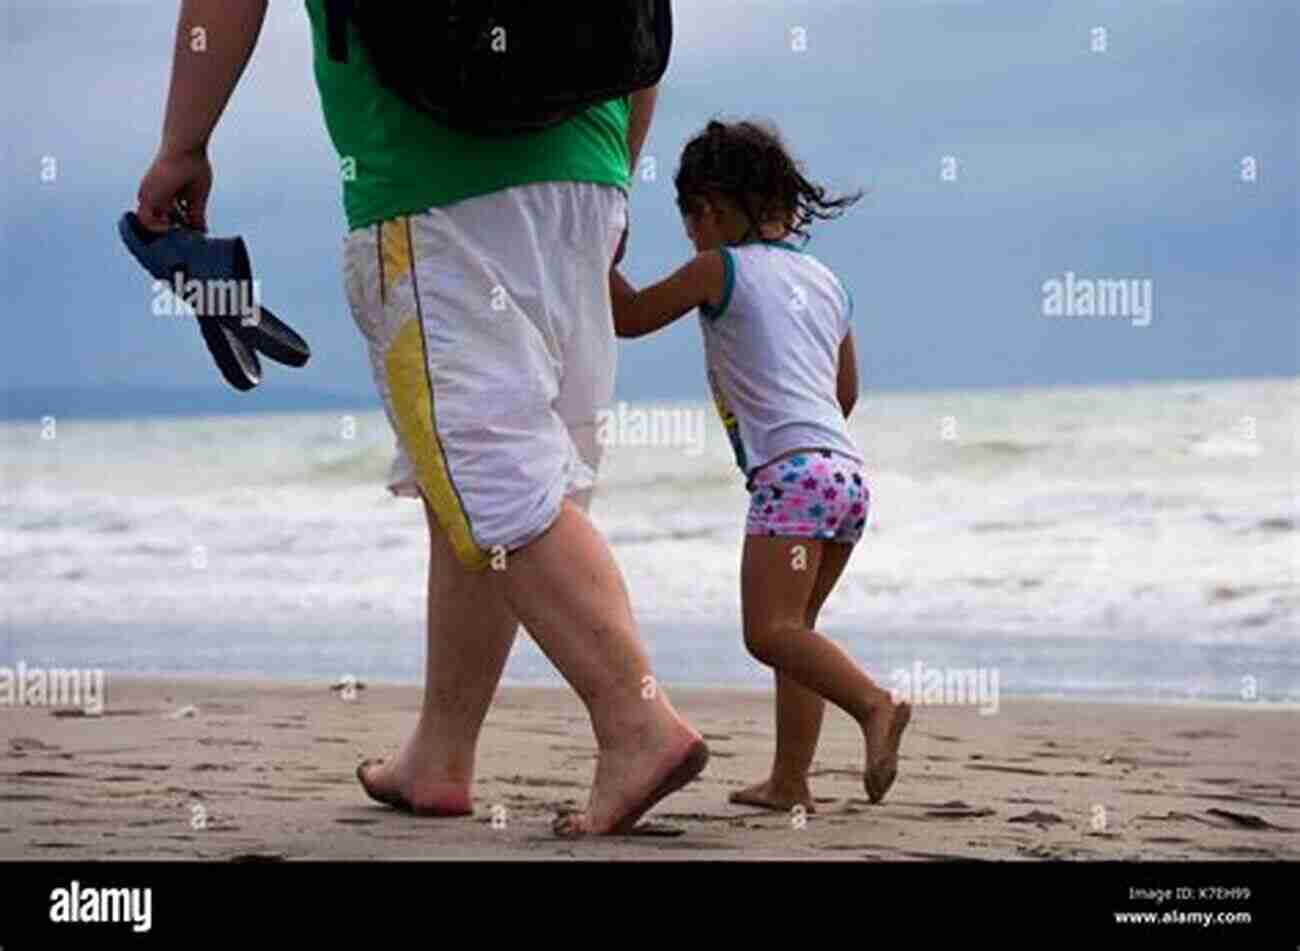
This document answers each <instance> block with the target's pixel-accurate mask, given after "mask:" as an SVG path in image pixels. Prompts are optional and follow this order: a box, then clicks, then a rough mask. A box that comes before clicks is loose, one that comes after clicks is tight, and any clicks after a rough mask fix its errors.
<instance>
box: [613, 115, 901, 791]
mask: <svg viewBox="0 0 1300 951" xmlns="http://www.w3.org/2000/svg"><path fill="white" fill-rule="evenodd" d="M675 184H676V186H677V205H678V208H679V210H680V211H681V214H682V219H683V222H684V224H685V227H686V234H687V236H688V237H689V238H690V240H691V242H692V243H693V244H694V245H695V249H696V251H698V252H699V253H698V254H697V255H696V256H695V257H694V258H692V259H691V260H690V261H688V262H687V263H686V264H685V265H684V266H682V267H681V268H680V269H678V270H677V271H676V272H675V273H674V274H672V275H671V276H670V277H668V278H666V279H665V280H663V281H660V282H659V283H658V284H654V285H652V286H650V287H647V288H645V289H644V290H641V291H636V290H634V289H633V288H632V287H631V286H630V285H629V284H628V283H627V281H626V280H624V279H623V276H622V275H621V274H619V273H618V271H617V270H614V271H611V273H610V287H611V294H612V297H613V303H614V325H615V328H616V330H617V332H618V335H619V336H620V337H639V336H641V335H643V334H648V333H651V332H653V331H655V330H658V329H660V328H661V327H664V326H667V325H668V324H670V323H672V322H673V321H674V320H676V319H677V318H679V317H681V316H682V315H684V314H686V313H688V312H689V311H692V310H695V309H697V308H698V310H699V312H700V327H701V329H702V330H703V333H704V347H705V354H706V357H707V363H708V375H709V382H710V385H711V387H712V389H713V394H714V399H715V401H716V403H717V407H718V412H719V415H720V416H721V417H722V422H723V425H724V426H725V427H726V430H727V433H728V435H729V437H730V439H731V442H732V446H733V448H734V450H735V454H736V462H737V464H738V465H739V466H740V469H741V471H742V472H744V474H745V476H746V479H747V486H746V488H747V489H748V491H749V493H750V501H749V515H748V518H747V521H746V529H745V546H744V554H743V556H742V560H741V599H742V603H743V616H744V631H745V645H746V647H748V648H749V651H750V653H752V654H753V655H754V657H756V658H757V659H758V660H759V661H761V662H762V663H764V664H767V665H768V666H770V667H771V668H772V669H773V671H774V673H775V676H776V727H777V730H776V757H775V760H774V762H773V766H772V774H771V777H770V778H769V779H767V780H766V781H765V782H761V783H758V784H757V785H755V786H752V787H750V788H748V789H744V790H741V791H738V792H736V793H734V794H733V795H732V796H731V801H732V802H739V803H745V804H748V805H755V806H763V807H767V808H773V809H782V810H788V809H790V808H792V807H793V806H795V805H797V804H800V805H802V806H803V807H804V808H805V809H807V810H808V811H810V812H811V811H812V810H813V803H812V794H811V792H810V791H809V788H808V768H809V766H810V765H811V763H812V758H813V753H814V752H815V750H816V746H817V738H818V734H819V733H820V731H821V722H822V710H823V705H824V704H823V698H825V699H826V700H829V701H831V702H832V703H834V704H835V705H836V706H838V707H840V708H841V709H842V710H844V711H845V712H846V713H848V714H849V716H851V717H853V719H854V720H856V721H857V723H858V725H859V726H860V727H861V729H862V736H863V740H864V743H865V746H866V769H865V771H864V773H863V785H864V786H865V788H866V792H867V796H868V798H869V799H870V800H871V801H872V802H879V801H880V800H881V799H882V798H883V797H884V795H885V793H886V792H888V790H889V787H890V786H891V785H892V784H893V782H894V777H895V775H896V774H897V771H898V748H899V741H900V738H901V736H902V733H903V730H904V728H905V727H906V726H907V722H908V720H909V718H910V716H911V709H910V707H909V705H908V704H907V703H895V702H894V700H893V698H892V697H891V696H890V693H889V691H887V690H884V689H882V688H881V687H879V686H877V685H876V683H875V682H874V681H872V679H871V678H870V677H868V676H867V675H866V673H864V672H863V671H862V670H861V669H860V668H859V667H858V666H857V664H855V663H854V662H853V660H852V658H850V657H849V656H848V654H846V653H845V652H844V651H843V650H842V649H840V647H839V646H838V645H836V644H835V643H834V642H833V641H830V640H827V639H826V638H825V637H823V636H822V635H821V634H818V633H817V631H816V630H815V629H814V627H815V625H816V622H817V614H818V612H819V611H820V610H821V606H822V604H823V603H824V602H825V600H826V597H827V595H829V594H830V592H831V589H832V588H833V587H834V586H835V582H836V581H837V580H838V579H839V576H840V573H841V572H843V570H844V566H845V565H846V564H847V563H848V560H849V555H850V554H852V552H853V546H854V544H855V543H856V542H857V541H858V539H859V538H861V537H862V531H863V526H864V525H865V524H866V519H867V505H868V502H869V499H870V492H869V490H868V486H867V484H866V481H865V479H864V477H863V472H862V467H863V460H862V456H861V455H860V454H859V452H858V449H857V447H856V446H855V445H854V442H853V439H852V437H851V436H850V435H849V429H848V425H847V422H846V419H847V417H848V415H849V413H850V412H851V411H852V409H853V404H854V401H855V400H856V398H857V388H858V380H857V368H856V359H855V357H854V351H853V336H852V334H851V333H850V331H849V315H850V312H851V309H852V301H851V299H850V297H849V295H848V292H847V291H846V290H845V289H844V287H843V286H842V285H841V284H840V282H839V280H838V279H837V278H836V277H835V275H834V274H832V273H831V271H830V270H829V269H828V268H827V267H826V266H825V265H823V264H822V263H821V262H820V261H818V260H817V259H816V258H814V257H812V256H811V255H808V254H806V253H804V252H803V251H802V250H800V248H799V247H797V246H795V245H794V244H792V243H790V241H789V240H788V239H789V238H791V237H792V236H796V235H797V236H800V237H803V238H805V239H806V238H807V227H808V225H809V224H810V223H811V222H812V221H813V219H814V218H823V219H824V218H834V217H838V215H839V214H841V213H842V210H843V209H844V208H845V207H846V206H848V205H850V204H852V203H853V202H854V201H856V200H857V199H858V198H859V197H861V195H860V194H855V195H850V196H844V197H840V198H830V197H828V196H827V194H826V191H825V189H823V188H821V187H819V186H817V185H814V184H813V183H811V182H809V181H808V180H807V179H806V178H804V176H803V175H802V174H801V173H800V171H799V168H798V167H797V166H796V164H795V163H794V161H793V160H792V159H791V158H790V156H789V155H788V154H787V152H786V150H785V148H784V146H783V145H782V143H781V140H780V138H779V136H778V135H777V134H776V133H775V132H773V131H769V130H768V129H766V128H763V127H762V126H759V125H756V124H754V123H750V122H739V123H735V124H724V123H721V122H716V121H715V122H710V123H709V124H708V126H707V127H706V128H705V130H704V131H703V132H702V133H701V134H699V135H697V136H696V137H695V138H694V139H692V140H691V141H690V142H689V143H688V144H687V146H686V149H685V150H684V152H683V153H682V161H681V167H680V169H679V170H678V172H677V177H676V179H675Z"/></svg>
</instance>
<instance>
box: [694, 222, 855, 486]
mask: <svg viewBox="0 0 1300 951" xmlns="http://www.w3.org/2000/svg"><path fill="white" fill-rule="evenodd" d="M720 250H721V253H722V258H723V263H724V265H725V268H726V281H725V285H724V289H723V294H722V300H721V302H720V304H719V306H718V308H717V309H716V310H714V309H713V308H711V307H708V306H707V305H706V306H703V307H701V308H700V327H701V329H702V330H703V332H704V352H705V358H706V360H707V363H708V373H709V386H710V387H711V388H712V390H713V398H714V402H715V403H716V404H717V407H718V415H719V416H721V417H722V424H723V426H725V427H726V430H727V435H728V437H729V438H730V439H731V444H732V448H733V449H734V450H735V453H736V463H737V465H739V466H740V468H741V471H742V472H744V473H745V475H746V476H748V475H750V474H751V473H752V472H753V471H754V470H755V469H758V468H760V467H762V466H764V465H766V464H767V463H769V462H771V461H772V460H773V459H775V458H776V457H777V456H780V455H782V454H784V453H787V452H790V451H791V450H793V449H804V448H807V449H830V450H833V451H835V452H839V453H843V454H844V455H846V456H849V457H850V458H853V459H855V460H857V462H858V464H859V465H861V464H862V455H861V454H860V453H859V452H858V448H857V446H856V445H855V444H854V442H853V438H852V437H851V436H850V435H849V428H848V425H847V423H846V422H845V419H844V412H843V410H841V409H840V404H839V400H838V398H837V396H836V381H837V380H838V378H839V352H840V344H841V342H843V340H844V335H845V334H846V333H848V330H849V316H850V314H851V312H852V309H853V303H852V299H851V297H850V296H849V294H848V292H847V291H846V290H845V289H844V286H843V285H842V284H841V283H840V282H839V279H838V278H836V276H835V275H834V274H833V273H832V272H831V270H830V268H828V267H826V265H824V264H822V263H821V262H820V261H818V260H817V259H816V258H814V257H813V256H812V255H810V254H807V253H805V252H803V251H801V250H799V249H798V248H797V247H795V246H794V245H793V244H789V243H788V242H785V241H761V242H756V243H753V244H743V245H734V246H731V247H724V248H722V249H720Z"/></svg>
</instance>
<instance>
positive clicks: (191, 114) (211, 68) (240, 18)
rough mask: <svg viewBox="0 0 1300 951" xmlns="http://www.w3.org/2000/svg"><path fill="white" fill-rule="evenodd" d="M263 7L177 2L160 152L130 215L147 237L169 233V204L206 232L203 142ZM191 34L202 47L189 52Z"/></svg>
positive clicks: (250, 1)
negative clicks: (179, 204)
mask: <svg viewBox="0 0 1300 951" xmlns="http://www.w3.org/2000/svg"><path fill="white" fill-rule="evenodd" d="M267 3H268V0H182V2H181V12H180V21H179V22H178V23H177V26H176V45H175V49H174V51H173V56H172V81H171V90H170V92H169V93H168V95H167V113H166V115H165V116H164V117H163V134H162V146H161V147H160V148H159V150H158V157H157V158H155V159H154V162H153V165H152V166H151V167H150V169H149V171H148V172H146V173H145V176H144V180H143V181H142V182H141V183H140V191H139V193H138V195H137V200H138V202H139V207H138V208H137V209H136V215H137V216H138V217H139V218H140V221H141V223H142V224H143V225H144V226H145V227H146V228H148V229H150V230H151V231H164V230H166V229H167V228H168V227H170V225H171V222H170V220H169V214H170V212H171V211H172V209H173V207H174V206H175V203H176V200H177V199H181V200H183V201H184V202H185V203H186V205H187V209H186V210H187V213H188V214H187V216H188V218H189V222H188V223H189V224H190V226H191V227H194V228H198V229H199V230H201V231H206V230H207V229H208V218H207V205H208V193H209V192H211V191H212V166H211V165H209V164H208V141H209V139H211V137H212V130H213V128H215V127H216V124H217V120H218V119H219V118H220V117H221V113H222V111H223V110H224V109H225V108H226V103H227V102H228V101H229V99H230V94H231V93H232V92H233V91H234V89H235V84H236V83H238V82H239V77H240V75H241V74H242V73H243V72H244V67H245V66H246V65H247V64H248V59H249V57H250V56H252V55H253V47H254V46H256V45H257V37H258V34H259V33H261V30H262V21H263V20H264V19H265V18H266V7H267ZM195 31H200V32H201V33H202V35H204V36H206V37H209V38H210V41H209V43H208V45H205V46H204V47H202V48H199V47H196V46H193V45H192V43H193V40H192V37H193V35H194V33H195Z"/></svg>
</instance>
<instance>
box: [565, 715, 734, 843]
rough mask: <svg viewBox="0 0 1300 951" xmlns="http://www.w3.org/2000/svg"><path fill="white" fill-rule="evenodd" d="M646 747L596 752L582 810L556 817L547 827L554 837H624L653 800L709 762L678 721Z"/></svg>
mask: <svg viewBox="0 0 1300 951" xmlns="http://www.w3.org/2000/svg"><path fill="white" fill-rule="evenodd" d="M647 746H648V745H647V744H644V743H642V744H638V745H636V746H635V747H634V748H631V749H628V750H602V751H601V753H600V759H599V762H598V764H597V766H596V782H595V785H594V786H593V787H592V790H591V799H590V800H589V801H588V804H587V810H586V812H571V813H567V814H565V815H561V816H560V817H558V818H557V819H556V820H555V823H554V824H553V825H552V829H553V831H554V832H555V834H556V835H558V836H560V837H561V838H566V839H574V838H580V837H582V836H586V835H627V834H629V833H630V832H631V831H632V829H633V828H634V827H635V826H636V824H637V821H638V820H639V819H640V818H641V817H642V816H644V815H645V814H646V813H647V812H649V811H650V809H651V808H652V807H653V806H654V805H655V804H656V803H657V802H659V801H660V800H661V799H664V798H665V797H667V796H669V795H670V794H672V793H674V792H676V791H677V790H679V789H681V788H682V787H683V786H685V785H686V784H687V783H689V782H690V781H691V780H692V779H694V778H695V777H696V776H698V775H699V774H700V772H701V771H702V770H703V769H704V766H705V764H706V763H708V761H709V748H708V746H707V745H706V744H705V742H704V738H703V737H701V736H700V734H698V733H696V732H695V731H694V730H692V729H691V728H690V727H689V726H687V725H686V724H685V723H683V722H681V721H677V722H676V724H675V725H674V726H672V727H671V728H670V729H669V731H668V736H667V737H666V738H665V740H663V741H661V742H660V743H658V744H656V745H655V746H649V748H647ZM656 746H657V748H656Z"/></svg>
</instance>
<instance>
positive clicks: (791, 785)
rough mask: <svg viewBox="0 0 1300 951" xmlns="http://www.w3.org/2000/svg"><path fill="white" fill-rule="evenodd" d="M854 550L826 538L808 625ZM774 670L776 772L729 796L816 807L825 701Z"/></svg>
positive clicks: (756, 803)
mask: <svg viewBox="0 0 1300 951" xmlns="http://www.w3.org/2000/svg"><path fill="white" fill-rule="evenodd" d="M792 544H797V542H792ZM851 554H853V546H852V545H846V544H840V543H838V542H825V543H823V544H822V550H821V564H820V566H819V567H818V569H817V577H816V580H815V581H814V582H813V589H812V594H811V596H810V598H809V602H808V606H807V609H806V610H805V612H804V623H805V626H806V627H807V629H808V630H813V629H815V628H816V626H817V616H818V614H820V612H821V609H822V605H823V604H825V603H826V598H827V596H828V595H829V594H830V593H831V590H832V589H833V588H834V587H835V583H836V582H837V581H839V578H840V575H841V574H843V572H844V568H845V566H846V565H847V564H848V563H849V556H850V555H851ZM773 676H774V677H775V679H776V756H775V757H774V759H773V761H772V774H771V776H770V777H769V778H768V779H767V780H765V781H764V782H761V783H757V784H755V785H753V786H749V787H747V788H745V789H740V790H737V791H736V792H734V793H732V794H731V797H730V800H731V802H734V803H741V804H743V805H749V806H762V807H765V808H769V809H780V810H782V811H784V810H787V809H791V808H793V807H794V806H795V805H802V806H803V807H804V808H805V809H807V810H808V811H809V812H816V809H815V807H814V806H813V798H812V791H811V790H810V789H809V788H808V770H809V769H810V768H811V766H812V760H813V756H814V754H815V753H816V752H817V739H818V737H819V736H820V735H821V728H822V715H823V713H824V712H825V709H826V701H825V700H823V699H822V698H821V697H820V696H819V695H818V694H817V693H815V692H814V691H812V690H809V689H808V688H807V687H803V686H800V684H799V683H798V682H797V681H795V680H792V679H791V678H790V677H788V676H786V675H785V674H783V673H781V671H779V670H777V671H774V672H773Z"/></svg>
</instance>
